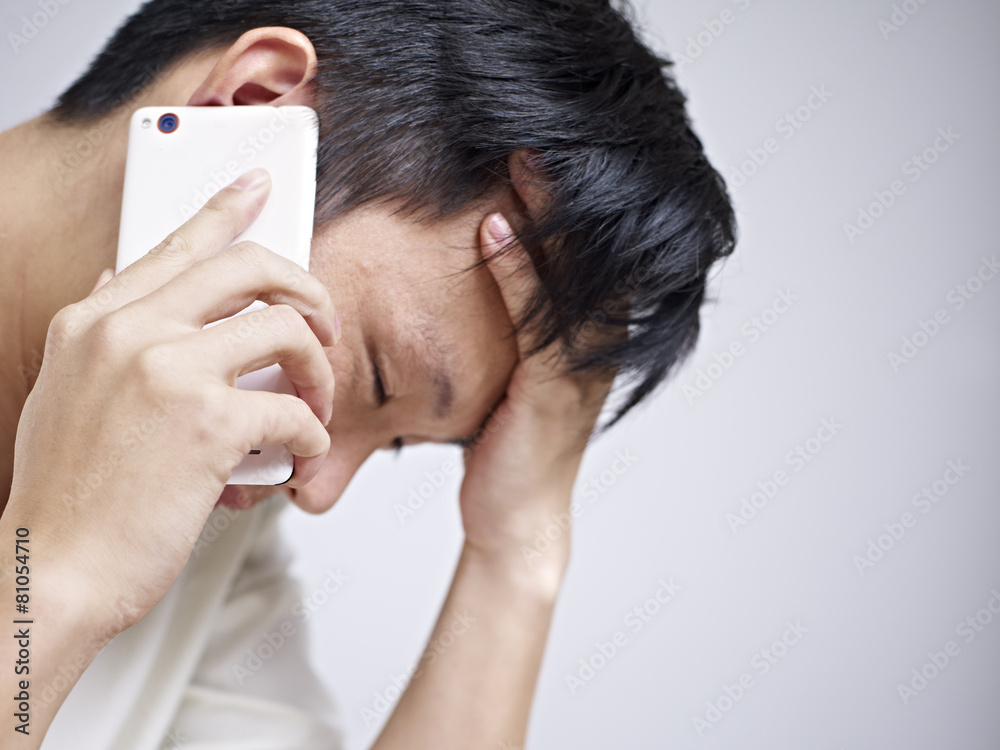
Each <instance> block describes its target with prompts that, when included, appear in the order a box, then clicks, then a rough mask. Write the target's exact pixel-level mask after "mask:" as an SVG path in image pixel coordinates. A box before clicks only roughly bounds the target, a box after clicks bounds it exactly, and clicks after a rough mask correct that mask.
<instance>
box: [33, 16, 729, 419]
mask: <svg viewBox="0 0 1000 750" xmlns="http://www.w3.org/2000/svg"><path fill="white" fill-rule="evenodd" d="M259 26H288V27H291V28H295V29H298V30H299V31H301V32H302V33H304V34H305V35H306V36H307V37H308V38H309V39H310V40H311V41H312V43H313V45H314V46H315V48H316V53H317V57H318V71H317V74H316V76H315V78H314V79H313V81H312V83H311V85H312V86H313V91H314V93H315V97H316V102H315V105H314V106H315V108H316V110H317V113H318V115H319V120H320V147H319V163H318V189H317V201H316V224H317V227H321V226H322V225H323V224H324V223H326V222H328V221H330V220H332V219H334V218H335V217H337V216H339V215H341V214H342V213H343V212H345V211H348V210H350V209H352V208H355V207H358V206H361V205H364V204H367V203H370V202H372V201H379V200H393V199H402V200H403V202H404V204H405V208H406V209H407V210H413V211H418V210H419V211H430V212H432V213H433V214H434V215H437V216H447V215H449V214H452V213H454V212H457V211H459V210H461V209H462V208H464V207H467V206H469V205H470V204H471V203H472V202H474V201H476V200H478V199H480V198H483V197H485V196H487V195H489V194H490V192H491V191H492V190H495V189H497V187H498V186H502V185H504V184H505V181H509V180H510V175H509V173H508V166H507V164H508V157H509V156H510V154H512V153H514V152H516V151H518V150H521V149H533V150H534V152H535V159H534V162H535V164H536V166H537V167H539V170H540V174H544V175H545V177H546V181H547V184H548V185H549V190H550V194H551V198H550V199H549V200H548V201H547V204H546V210H545V213H544V215H542V216H536V217H532V219H533V221H532V223H531V224H530V226H527V227H525V228H523V229H521V230H519V239H520V240H521V241H522V242H523V243H524V244H525V246H526V248H527V249H528V251H529V253H530V255H531V257H532V259H533V262H534V264H535V266H536V268H537V270H538V273H539V275H540V277H541V279H542V287H543V288H542V289H541V290H540V292H539V294H538V296H537V298H536V299H535V300H534V304H533V305H531V306H530V310H529V312H528V314H527V315H526V316H525V317H524V319H523V320H521V321H516V323H517V324H518V327H521V326H530V328H529V329H528V330H531V331H533V332H534V333H535V334H536V336H537V338H535V339H533V340H535V341H537V342H538V346H537V349H538V350H540V349H542V348H543V347H545V346H547V345H548V344H550V343H552V342H554V341H557V340H560V339H561V340H563V341H566V342H567V343H568V344H569V351H570V353H571V356H570V357H569V361H568V365H569V369H570V371H575V372H589V371H604V372H605V373H609V372H612V371H618V372H619V373H621V375H622V376H623V381H624V382H626V383H627V384H628V389H629V390H628V393H627V394H626V396H625V398H623V399H621V404H620V406H618V408H617V409H616V413H615V414H614V416H613V418H612V419H611V420H610V422H609V423H608V424H606V425H604V429H606V428H607V427H610V426H611V425H613V424H615V423H616V422H617V421H618V420H619V419H621V417H622V416H624V415H625V414H626V413H627V412H628V411H629V410H631V409H632V407H634V406H635V405H636V404H638V403H639V402H640V401H641V400H643V399H644V398H645V397H646V396H647V395H648V394H649V393H651V392H652V391H653V390H654V389H655V388H656V387H657V385H659V384H660V383H661V382H662V381H663V380H664V379H665V378H666V376H667V375H668V374H669V373H670V372H671V371H672V369H673V368H674V367H675V365H676V364H677V363H678V362H680V361H681V360H682V359H683V358H684V357H685V356H686V355H687V354H688V353H689V352H690V351H691V350H692V349H693V347H694V344H695V342H696V340H697V337H698V331H699V308H700V306H701V304H702V302H703V300H704V297H705V285H706V279H707V275H708V272H709V270H710V268H711V267H712V265H713V263H714V262H715V261H716V260H718V259H720V258H722V257H724V256H726V255H728V254H729V253H731V252H732V249H733V246H734V244H735V238H736V224H735V216H734V213H733V209H732V206H731V204H730V200H729V196H728V195H727V192H726V187H725V184H724V182H723V180H722V178H721V176H720V175H719V173H718V172H717V171H716V170H715V169H714V168H713V167H712V165H711V164H710V163H709V161H708V159H707V158H706V156H705V153H704V149H703V146H702V143H701V141H700V140H699V139H698V137H697V136H696V135H695V133H694V132H693V130H692V127H691V123H690V120H689V118H688V116H687V113H686V111H685V101H686V100H685V97H684V95H683V94H682V93H681V91H680V90H679V89H678V87H677V85H676V82H675V81H674V79H673V78H672V76H671V74H670V67H671V65H672V63H671V62H670V61H669V60H667V59H665V58H662V57H660V56H658V55H656V54H654V53H653V52H652V51H651V50H650V49H649V48H648V47H647V46H646V45H645V44H644V43H643V42H642V41H641V40H640V39H639V37H638V35H637V32H636V30H635V29H634V27H633V24H632V22H631V18H630V12H629V10H628V8H627V7H626V6H624V5H623V4H621V3H612V2H609V0H377V1H375V0H213V1H212V2H204V1H203V0H150V1H149V2H147V3H146V4H145V5H143V6H142V7H141V8H140V9H139V10H138V11H136V13H135V14H134V15H133V16H132V17H130V18H129V19H128V20H127V21H126V22H125V24H124V25H123V26H122V27H121V28H120V29H119V30H118V31H117V32H116V33H115V35H114V36H113V37H112V38H111V39H110V41H109V42H108V43H107V45H106V46H105V48H104V49H103V51H102V52H101V53H100V54H99V55H98V56H97V58H96V59H95V60H94V61H93V63H92V64H91V66H90V68H89V69H88V70H87V71H86V73H84V75H83V76H81V77H80V78H79V80H77V81H76V82H75V83H74V84H73V85H72V86H71V87H70V88H69V89H67V90H66V91H65V92H64V93H63V94H62V96H60V98H59V100H58V103H57V105H56V107H55V108H54V110H53V112H52V115H53V116H54V118H55V120H56V121H57V122H64V123H70V124H72V123H80V122H85V121H90V120H93V119H95V118H98V117H101V116H104V115H106V114H109V113H110V112H112V111H114V110H116V109H117V108H119V107H120V106H124V104H127V100H128V97H130V96H131V95H132V94H134V93H137V92H139V91H141V90H142V89H143V87H144V86H146V85H147V84H148V83H150V82H151V81H150V79H151V78H155V75H156V74H155V71H163V70H165V69H167V68H168V67H169V66H170V65H171V64H173V63H175V62H178V61H180V60H181V59H182V58H183V57H184V56H186V55H188V54H191V53H194V52H199V51H203V50H208V49H212V48H215V47H217V46H219V45H222V44H226V43H230V42H232V41H235V40H236V39H237V38H238V37H239V36H240V35H241V34H242V33H243V32H245V31H247V30H249V29H252V28H255V27H259ZM609 329H615V330H618V331H619V332H620V333H624V332H625V331H627V332H628V335H627V337H625V336H617V337H608V338H604V337H602V338H601V339H600V340H601V342H602V343H600V344H598V343H595V341H597V339H596V338H595V337H594V336H590V335H587V334H588V333H590V332H592V331H594V330H601V331H606V330H609ZM584 341H586V342H587V343H586V344H584V343H582V342H584Z"/></svg>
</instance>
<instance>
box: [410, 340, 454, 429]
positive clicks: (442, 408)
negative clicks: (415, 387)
mask: <svg viewBox="0 0 1000 750" xmlns="http://www.w3.org/2000/svg"><path fill="white" fill-rule="evenodd" d="M418 328H419V331H420V335H421V336H422V337H423V338H424V339H425V340H426V341H427V343H428V344H429V346H430V350H431V354H432V355H433V357H434V359H435V361H436V362H437V366H436V368H435V370H434V371H433V373H432V374H431V382H432V383H433V384H434V409H433V413H434V417H435V419H447V418H448V417H450V416H451V412H452V407H453V406H454V404H455V379H454V377H453V376H452V374H451V373H452V371H453V370H454V365H455V348H454V347H453V346H450V345H445V344H443V343H442V341H441V337H440V335H439V331H438V328H437V326H435V325H434V324H433V323H431V322H430V321H422V322H421V324H420V325H419V327H418Z"/></svg>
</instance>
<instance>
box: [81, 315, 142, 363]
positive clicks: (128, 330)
mask: <svg viewBox="0 0 1000 750" xmlns="http://www.w3.org/2000/svg"><path fill="white" fill-rule="evenodd" d="M133 335H134V332H133V331H132V327H131V325H130V323H129V321H128V320H127V318H126V316H125V315H124V314H123V313H122V312H121V311H118V310H116V311H115V312H112V313H109V314H107V315H103V316H101V317H100V318H98V319H97V320H95V321H94V323H93V325H92V326H91V327H90V336H91V340H90V345H91V347H92V348H93V350H94V352H95V353H97V354H99V355H109V354H118V353H121V352H122V351H123V349H124V348H125V347H126V346H127V345H128V343H129V341H130V340H131V339H132V338H133Z"/></svg>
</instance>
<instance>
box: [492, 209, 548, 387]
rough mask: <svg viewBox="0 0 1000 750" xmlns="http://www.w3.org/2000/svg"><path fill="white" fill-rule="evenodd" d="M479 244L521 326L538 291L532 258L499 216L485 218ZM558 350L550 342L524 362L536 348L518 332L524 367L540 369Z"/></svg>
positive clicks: (524, 332) (513, 317)
mask: <svg viewBox="0 0 1000 750" xmlns="http://www.w3.org/2000/svg"><path fill="white" fill-rule="evenodd" d="M480 241H481V242H482V245H483V255H484V256H486V258H487V260H488V263H489V268H490V271H491V272H492V273H493V279H494V281H496V283H497V286H498V287H499V288H500V294H501V296H502V297H503V301H504V305H505V306H506V308H507V313H508V314H509V315H510V319H511V321H515V322H521V321H522V320H523V319H524V314H525V312H526V311H527V309H528V306H529V305H530V303H531V300H532V298H533V296H534V294H535V291H536V290H537V289H539V288H540V287H541V280H540V279H539V277H538V272H537V271H536V270H535V267H534V265H533V264H532V262H531V258H530V257H529V256H528V254H527V252H525V250H524V248H523V247H522V246H521V245H520V243H518V242H517V240H516V238H515V236H514V233H513V231H512V230H511V228H510V224H509V223H508V222H507V220H506V219H505V218H504V217H503V216H502V215H501V214H493V215H492V216H488V217H486V219H485V220H484V221H483V226H482V237H481V240H480ZM559 346H560V344H559V342H558V341H557V342H553V344H551V345H550V346H549V347H548V348H547V349H546V350H544V351H543V352H539V353H538V356H534V357H530V358H527V357H526V354H527V352H530V351H532V350H533V349H534V348H535V343H534V342H533V341H532V339H531V335H530V333H529V331H527V330H525V329H523V328H522V329H521V330H520V331H518V332H517V349H518V354H519V355H520V357H521V360H522V362H523V363H524V364H525V365H526V366H529V367H532V368H537V367H539V366H541V364H542V362H543V361H548V360H550V359H551V358H552V356H553V355H554V354H556V353H557V352H558V350H559ZM528 363H531V364H530V365H529V364H528Z"/></svg>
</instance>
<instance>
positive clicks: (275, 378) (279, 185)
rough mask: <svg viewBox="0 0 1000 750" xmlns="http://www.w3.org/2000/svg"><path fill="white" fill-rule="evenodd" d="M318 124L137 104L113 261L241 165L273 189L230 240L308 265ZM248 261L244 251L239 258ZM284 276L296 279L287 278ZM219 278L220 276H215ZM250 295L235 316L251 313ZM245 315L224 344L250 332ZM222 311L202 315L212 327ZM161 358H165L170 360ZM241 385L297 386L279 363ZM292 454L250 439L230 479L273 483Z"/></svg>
mask: <svg viewBox="0 0 1000 750" xmlns="http://www.w3.org/2000/svg"><path fill="white" fill-rule="evenodd" d="M317 137H318V122H317V119H316V113H315V112H314V111H313V110H312V109H310V108H309V107H302V106H288V107H268V106H259V107H258V106H239V107H143V108H141V109H138V110H137V111H136V112H135V113H133V115H132V119H131V121H130V124H129V145H128V156H127V160H126V167H125V185H124V193H123V198H122V214H121V225H120V230H119V240H118V259H117V264H116V268H117V270H118V271H121V270H122V269H124V268H125V267H127V266H129V265H131V264H132V263H134V262H136V261H137V260H138V259H139V258H141V257H143V256H144V255H145V254H146V253H147V252H148V251H149V249H150V248H152V247H153V246H155V245H156V243H157V242H159V241H160V240H161V239H163V237H165V236H167V235H168V234H169V233H170V232H172V231H173V230H175V229H176V228H177V227H178V226H180V225H181V224H182V223H183V222H185V221H187V220H188V219H190V218H191V217H192V216H193V215H194V214H195V213H196V212H197V211H198V210H199V209H200V208H201V207H202V206H203V205H205V203H206V202H207V201H208V200H209V199H210V198H211V196H212V195H215V194H216V193H217V192H218V191H219V190H221V189H222V188H224V187H226V185H228V184H230V183H231V182H232V181H233V180H234V179H236V177H237V176H238V175H240V174H242V173H243V172H245V171H247V170H249V169H251V168H254V167H264V168H266V169H267V170H268V172H269V173H270V176H271V182H272V185H271V193H270V196H269V199H268V201H267V203H266V204H265V206H264V207H263V209H262V210H261V211H260V214H259V215H258V216H257V218H256V219H255V220H254V221H253V223H252V224H251V225H250V226H249V227H247V228H246V229H245V230H244V231H243V232H242V233H241V234H240V235H239V236H238V237H236V238H235V241H240V240H253V241H254V242H256V243H258V244H260V245H261V246H263V247H265V248H267V249H268V250H270V251H272V252H275V253H277V254H278V255H280V256H282V257H284V258H287V259H289V260H291V261H292V262H294V263H295V264H296V265H298V266H299V267H301V268H302V269H304V270H308V268H309V249H310V243H311V240H312V224H313V208H314V204H315V191H316V147H317ZM247 260H248V262H253V259H252V257H249V255H248V258H247ZM289 279H290V280H292V281H294V278H292V276H290V277H289ZM220 281H221V280H220ZM265 306H266V305H265V303H263V302H260V301H256V302H254V303H253V304H252V305H250V306H248V307H247V308H246V309H245V310H243V311H241V312H240V313H238V314H240V315H246V314H248V313H252V312H257V311H259V310H261V309H262V308H263V307H265ZM253 320H256V318H254V317H248V318H246V320H245V323H244V325H242V326H241V327H239V328H238V329H237V334H236V337H235V338H233V339H232V340H231V341H230V343H231V344H232V345H233V347H235V348H238V347H239V346H240V345H241V344H243V345H245V344H246V340H247V339H250V338H252V337H253V336H254V335H255V332H254V329H253V328H252V326H251V325H250V322H251V321H253ZM221 322H222V319H215V320H211V321H209V322H208V325H209V326H213V325H218V324H219V323H221ZM168 366H169V365H168ZM236 385H237V387H238V388H241V389H244V390H261V391H271V392H274V393H287V394H292V395H294V394H295V390H294V388H293V387H292V384H291V382H290V381H289V380H288V378H287V377H286V375H285V374H284V372H282V370H281V368H280V366H278V365H277V364H272V365H269V366H267V367H263V368H261V369H257V370H255V371H253V372H249V373H246V374H243V375H241V376H240V377H239V378H238V379H237V382H236ZM292 469H293V458H292V454H291V453H290V452H289V451H288V450H287V448H285V447H284V446H282V445H263V444H262V445H255V446H252V447H251V448H250V450H249V451H248V453H247V455H246V456H244V458H243V460H242V461H241V462H240V463H239V465H237V466H236V467H235V469H234V470H233V473H232V475H231V476H230V478H229V482H228V483H229V484H244V485H278V484H283V483H285V482H287V481H288V479H289V478H290V477H291V475H292Z"/></svg>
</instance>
